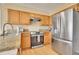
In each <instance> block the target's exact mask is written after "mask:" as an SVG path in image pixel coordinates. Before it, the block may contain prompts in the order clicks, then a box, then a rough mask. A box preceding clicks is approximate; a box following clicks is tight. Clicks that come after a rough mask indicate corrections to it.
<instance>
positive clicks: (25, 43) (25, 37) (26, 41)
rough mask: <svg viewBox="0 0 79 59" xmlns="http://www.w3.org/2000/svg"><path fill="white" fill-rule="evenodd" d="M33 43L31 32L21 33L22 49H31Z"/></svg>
mask: <svg viewBox="0 0 79 59" xmlns="http://www.w3.org/2000/svg"><path fill="white" fill-rule="evenodd" d="M30 47H31V41H30V32H22V33H21V48H22V49H25V48H30Z"/></svg>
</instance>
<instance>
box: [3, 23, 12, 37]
mask: <svg viewBox="0 0 79 59" xmlns="http://www.w3.org/2000/svg"><path fill="white" fill-rule="evenodd" d="M6 25H10V26H11V28H12V30H13V26H12V24H11V23H5V24H4V25H3V36H4V35H5V26H6Z"/></svg>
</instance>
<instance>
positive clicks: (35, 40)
mask: <svg viewBox="0 0 79 59" xmlns="http://www.w3.org/2000/svg"><path fill="white" fill-rule="evenodd" d="M43 43H44V36H40V35H32V36H31V46H32V47H34V46H38V45H42V44H43Z"/></svg>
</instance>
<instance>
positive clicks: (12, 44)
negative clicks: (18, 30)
mask: <svg viewBox="0 0 79 59" xmlns="http://www.w3.org/2000/svg"><path fill="white" fill-rule="evenodd" d="M16 48H20V35H15V34H10V35H8V36H5V37H4V38H3V36H0V52H2V51H7V50H12V49H16Z"/></svg>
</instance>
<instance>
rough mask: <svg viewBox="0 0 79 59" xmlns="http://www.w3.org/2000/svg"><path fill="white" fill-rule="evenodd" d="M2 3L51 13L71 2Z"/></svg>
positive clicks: (69, 4)
mask: <svg viewBox="0 0 79 59" xmlns="http://www.w3.org/2000/svg"><path fill="white" fill-rule="evenodd" d="M3 5H8V6H16V7H21V8H24V9H26V10H29V11H35V12H40V13H44V14H47V15H51V14H54V13H56V12H58V11H59V10H61V9H64V8H66V7H69V6H71V5H73V4H72V3H16V4H15V3H12V4H11V3H10V4H3Z"/></svg>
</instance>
